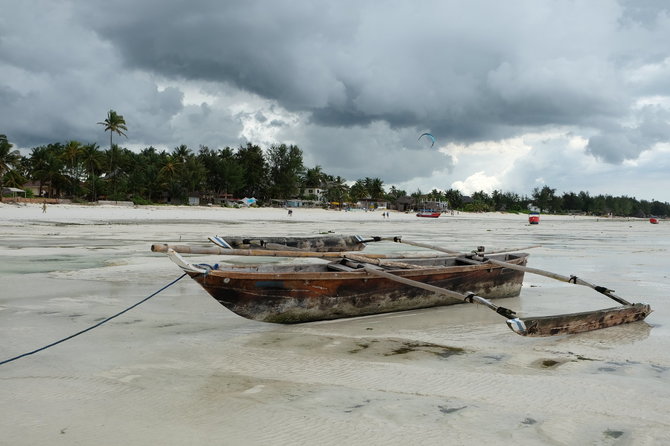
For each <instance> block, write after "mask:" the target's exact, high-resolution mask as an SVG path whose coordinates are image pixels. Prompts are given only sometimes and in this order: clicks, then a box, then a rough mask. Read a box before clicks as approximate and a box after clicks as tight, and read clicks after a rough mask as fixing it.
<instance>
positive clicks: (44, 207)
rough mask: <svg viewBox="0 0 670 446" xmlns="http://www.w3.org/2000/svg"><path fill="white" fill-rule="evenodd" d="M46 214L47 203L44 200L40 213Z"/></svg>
mask: <svg viewBox="0 0 670 446" xmlns="http://www.w3.org/2000/svg"><path fill="white" fill-rule="evenodd" d="M46 212H47V202H46V200H45V201H44V203H42V213H43V214H46Z"/></svg>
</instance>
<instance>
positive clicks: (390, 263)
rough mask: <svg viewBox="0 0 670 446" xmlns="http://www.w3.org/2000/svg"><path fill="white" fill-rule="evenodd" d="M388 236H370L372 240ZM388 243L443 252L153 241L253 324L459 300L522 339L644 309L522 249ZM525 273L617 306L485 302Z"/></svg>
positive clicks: (620, 319) (631, 316)
mask: <svg viewBox="0 0 670 446" xmlns="http://www.w3.org/2000/svg"><path fill="white" fill-rule="evenodd" d="M381 240H389V239H382V238H381V237H374V238H373V239H371V241H381ZM392 240H394V241H396V242H400V243H406V244H410V245H413V246H419V247H424V248H431V249H435V250H437V251H442V253H441V254H440V255H432V256H429V257H427V256H426V254H425V253H415V254H411V253H407V254H397V255H396V254H393V255H382V254H365V255H362V254H359V253H347V252H306V251H295V250H289V251H279V250H277V251H275V250H268V249H266V250H253V249H234V248H233V249H231V248H222V247H220V246H212V247H194V246H183V245H172V246H171V245H167V244H154V245H152V247H151V250H152V251H154V252H167V254H168V256H169V257H170V259H171V260H172V261H173V262H175V263H176V264H177V265H178V266H179V267H180V268H181V269H182V270H183V271H184V272H185V273H186V274H188V275H189V276H190V277H191V278H192V279H193V280H195V281H196V282H197V283H198V284H200V285H201V286H202V287H203V288H204V289H205V290H206V291H207V292H208V293H209V294H210V295H211V296H212V297H214V299H216V300H217V301H218V302H219V303H221V304H222V305H224V306H225V307H226V308H228V309H229V310H231V311H233V312H234V313H236V314H238V315H240V316H242V317H245V318H248V319H253V320H257V321H263V322H274V323H285V324H290V323H302V322H311V321H319V320H328V319H338V318H348V317H356V316H363V315H371V314H380V313H388V312H394V311H404V310H412V309H418V308H430V307H436V306H443V305H451V304H455V303H460V302H469V303H477V304H480V305H484V306H486V307H488V308H490V309H492V310H494V311H496V312H497V313H499V314H501V315H502V316H504V317H506V318H507V325H508V326H509V327H510V328H511V329H512V330H513V331H515V332H516V333H518V334H521V335H524V336H550V335H557V334H566V333H579V332H583V331H590V330H595V329H599V328H605V327H610V326H614V325H619V324H624V323H628V322H634V321H639V320H643V319H644V318H645V317H646V316H647V315H648V314H649V313H651V311H652V310H651V308H650V307H649V305H646V304H631V303H629V302H627V301H625V300H624V299H622V298H620V297H618V296H616V295H614V294H613V291H612V290H610V289H608V288H606V287H601V286H595V285H592V284H590V283H588V282H586V281H584V280H582V279H580V278H577V277H576V276H570V277H568V276H560V275H558V274H554V273H550V272H547V271H542V270H538V269H535V268H528V267H527V266H526V263H527V258H528V254H527V253H519V252H513V253H510V252H508V251H503V252H502V253H501V252H498V253H495V252H491V253H487V252H485V250H484V248H483V247H479V248H478V249H477V250H475V251H472V252H471V253H459V252H456V251H451V250H447V249H443V248H439V247H435V246H432V245H426V244H423V243H417V242H408V241H406V240H402V239H401V238H400V237H394V238H393V239H392ZM180 253H182V254H216V255H242V256H266V257H267V256H274V257H316V258H323V259H330V260H331V261H330V262H327V263H321V264H316V263H310V264H288V265H281V264H256V265H246V266H225V267H224V266H221V265H218V264H214V265H210V264H191V263H189V262H188V261H186V260H185V259H184V258H183V257H182V256H181V255H180ZM525 272H530V273H534V274H540V275H544V276H547V277H551V278H554V279H557V280H561V281H564V282H569V283H574V284H577V285H584V286H587V287H590V288H593V289H595V290H596V291H598V292H600V293H601V294H603V295H605V296H607V297H609V298H611V299H613V300H615V301H617V302H619V303H620V304H621V306H620V307H615V308H607V309H604V310H595V311H589V312H584V313H572V314H561V315H556V316H544V317H518V316H517V315H516V312H514V311H513V310H510V309H508V308H504V307H501V306H498V305H496V304H494V303H492V302H491V301H490V300H489V299H497V298H505V297H514V296H518V295H519V293H520V291H521V286H522V282H523V277H524V273H525Z"/></svg>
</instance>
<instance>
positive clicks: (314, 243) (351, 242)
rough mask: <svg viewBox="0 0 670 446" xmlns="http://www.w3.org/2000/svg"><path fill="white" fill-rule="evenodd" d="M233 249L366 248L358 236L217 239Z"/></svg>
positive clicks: (330, 249) (302, 249)
mask: <svg viewBox="0 0 670 446" xmlns="http://www.w3.org/2000/svg"><path fill="white" fill-rule="evenodd" d="M217 239H222V240H225V243H227V244H228V245H229V247H230V248H233V249H282V248H289V249H299V250H301V251H312V252H342V251H360V250H362V249H363V248H365V242H364V241H363V238H362V237H360V236H358V235H320V236H314V237H224V236H222V237H217Z"/></svg>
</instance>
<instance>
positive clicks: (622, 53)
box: [84, 0, 668, 162]
mask: <svg viewBox="0 0 670 446" xmlns="http://www.w3.org/2000/svg"><path fill="white" fill-rule="evenodd" d="M124 5H125V6H124ZM86 11H87V13H86V14H85V15H84V18H85V20H87V21H88V22H89V23H91V24H92V25H93V27H94V29H95V30H96V31H97V32H98V33H99V35H100V36H102V37H103V38H104V39H105V40H107V41H109V42H110V43H111V44H112V45H114V47H115V48H117V49H118V51H120V53H121V54H122V56H123V61H124V63H125V64H126V65H127V66H128V67H131V68H139V69H142V70H148V71H151V72H154V73H157V74H160V75H163V76H168V77H174V78H183V79H192V80H207V81H215V82H223V83H229V84H231V85H234V86H236V87H238V88H242V89H244V90H246V91H249V92H253V93H255V94H258V95H260V96H261V97H264V98H269V99H273V100H276V101H278V103H279V104H280V105H281V106H283V107H285V108H286V109H288V110H291V111H304V112H309V113H310V117H311V118H310V119H311V122H312V123H313V124H317V125H326V126H334V127H337V126H345V127H348V126H364V125H368V124H370V123H371V122H375V121H384V122H387V123H389V124H390V126H391V127H392V128H396V129H398V128H404V127H416V128H426V129H430V130H431V131H432V132H433V133H434V134H436V136H438V137H440V138H441V139H442V140H445V139H449V140H455V141H474V140H481V139H498V138H504V137H509V136H512V135H514V134H516V133H518V132H519V131H520V130H523V129H526V128H533V127H538V126H548V125H571V126H585V127H592V126H594V124H595V123H598V122H612V121H616V120H618V119H624V118H626V117H627V114H628V113H629V112H630V107H631V104H632V103H633V102H634V100H635V97H633V96H632V95H631V93H634V91H635V89H640V90H643V89H644V90H646V92H647V94H654V93H656V94H658V93H660V92H659V90H658V88H659V87H657V85H656V84H655V83H651V84H650V83H649V82H646V81H645V82H642V83H639V84H638V85H634V86H633V85H630V84H629V83H628V81H627V80H626V79H624V78H622V76H621V71H622V70H623V71H625V70H627V69H631V68H632V67H636V66H639V65H640V64H653V63H656V62H658V61H660V60H662V59H663V58H664V57H666V54H667V51H666V50H665V47H664V44H661V42H663V41H665V42H667V37H668V36H667V33H668V26H667V23H665V22H667V16H666V15H664V12H663V11H664V10H663V9H662V8H659V7H657V5H656V4H654V3H652V2H645V3H639V2H623V3H622V4H617V3H616V2H611V1H601V2H582V3H577V4H575V3H567V2H565V3H561V2H559V3H550V4H548V3H545V2H535V1H515V2H505V3H504V4H499V3H497V2H487V1H475V2H470V3H468V4H467V6H466V4H464V3H462V2H444V1H435V2H419V3H416V2H401V1H395V2H394V1H392V2H385V3H382V4H379V3H377V2H337V3H334V2H315V1H293V2H266V1H248V2H219V1H214V0H212V1H199V2H177V3H174V2H173V3H167V4H166V2H163V1H158V0H153V1H143V2H130V1H128V2H121V3H119V2H114V3H109V2H104V3H96V2H90V3H88V8H87V9H86ZM128 11H132V14H129V13H128ZM664 17H665V21H664ZM594 18H596V20H594ZM663 37H666V39H663ZM659 39H660V40H659ZM642 48H644V49H645V51H644V53H643V54H640V50H641V49H642ZM664 84H665V85H663V86H662V87H663V88H664V91H663V92H664V93H668V91H667V81H664ZM595 128H596V130H598V127H597V126H596V127H595ZM602 130H603V131H605V130H608V131H609V130H611V128H608V129H605V128H603V129H602ZM637 132H638V133H643V132H645V128H644V127H641V128H640V129H638V130H637ZM635 139H636V142H635V143H634V144H632V145H630V146H626V144H616V145H615V144H612V143H613V142H614V141H613V140H612V138H611V137H609V136H607V135H604V136H601V137H598V138H596V140H595V141H594V142H593V144H592V145H591V150H592V152H593V153H594V154H597V155H598V156H600V157H601V158H602V159H604V160H607V161H611V162H617V161H620V160H622V159H625V158H630V157H635V156H636V155H637V154H639V152H640V151H641V150H644V149H645V146H644V145H643V144H642V145H641V143H643V142H645V141H646V142H651V141H659V138H656V137H654V138H646V137H645V136H644V135H639V136H638V137H637V138H635ZM667 139H668V137H667V135H664V137H663V138H661V139H660V140H667ZM610 152H611V153H610Z"/></svg>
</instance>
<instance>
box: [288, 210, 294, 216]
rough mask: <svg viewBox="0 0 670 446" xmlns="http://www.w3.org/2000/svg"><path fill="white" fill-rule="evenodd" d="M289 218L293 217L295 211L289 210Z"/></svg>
mask: <svg viewBox="0 0 670 446" xmlns="http://www.w3.org/2000/svg"><path fill="white" fill-rule="evenodd" d="M288 216H289V217H293V209H289V210H288Z"/></svg>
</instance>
